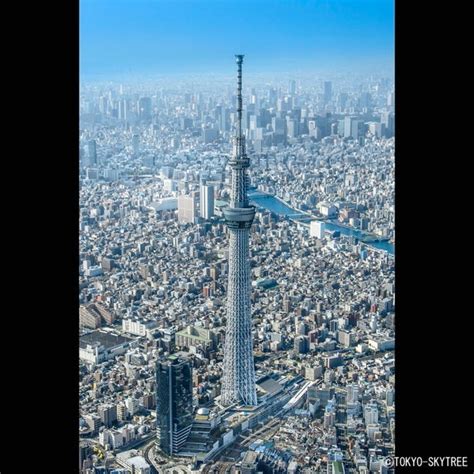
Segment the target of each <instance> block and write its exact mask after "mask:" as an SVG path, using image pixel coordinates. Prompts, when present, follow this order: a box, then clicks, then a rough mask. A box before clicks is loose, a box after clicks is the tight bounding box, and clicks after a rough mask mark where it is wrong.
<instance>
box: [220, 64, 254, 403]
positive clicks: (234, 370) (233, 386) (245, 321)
mask: <svg viewBox="0 0 474 474" xmlns="http://www.w3.org/2000/svg"><path fill="white" fill-rule="evenodd" d="M236 62H237V126H236V134H235V137H234V147H233V154H232V158H231V160H230V161H229V165H230V167H231V170H232V171H231V173H232V176H231V194H230V203H229V206H228V207H227V208H225V209H224V217H225V220H226V225H227V227H228V229H229V280H228V289H227V326H226V337H225V344H224V371H223V380H222V397H221V400H222V403H223V404H224V405H230V404H232V403H242V404H246V405H256V404H257V392H256V387H255V368H254V361H253V342H252V320H251V312H250V262H249V231H250V227H251V225H252V222H253V219H254V216H255V207H254V206H250V205H249V201H248V195H247V186H248V176H247V168H248V167H249V166H250V161H249V159H248V157H247V155H246V152H245V138H244V136H243V134H242V62H243V55H236Z"/></svg>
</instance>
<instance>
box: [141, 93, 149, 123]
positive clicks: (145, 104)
mask: <svg viewBox="0 0 474 474" xmlns="http://www.w3.org/2000/svg"><path fill="white" fill-rule="evenodd" d="M138 118H139V119H140V120H143V121H150V120H151V98H150V97H141V98H140V99H139V100H138Z"/></svg>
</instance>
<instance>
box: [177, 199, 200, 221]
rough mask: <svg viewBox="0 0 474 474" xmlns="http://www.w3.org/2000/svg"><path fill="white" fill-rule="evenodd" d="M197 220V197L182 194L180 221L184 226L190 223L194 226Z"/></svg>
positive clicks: (179, 205) (179, 202) (179, 203)
mask: <svg viewBox="0 0 474 474" xmlns="http://www.w3.org/2000/svg"><path fill="white" fill-rule="evenodd" d="M195 220H196V197H195V194H194V193H193V194H192V195H191V196H186V195H184V194H180V195H179V196H178V221H179V222H180V223H182V224H186V223H188V222H190V223H191V224H194V222H195Z"/></svg>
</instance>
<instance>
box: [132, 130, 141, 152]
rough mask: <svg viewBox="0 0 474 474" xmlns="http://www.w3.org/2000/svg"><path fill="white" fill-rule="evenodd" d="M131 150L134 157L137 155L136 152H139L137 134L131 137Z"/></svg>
mask: <svg viewBox="0 0 474 474" xmlns="http://www.w3.org/2000/svg"><path fill="white" fill-rule="evenodd" d="M132 150H133V154H134V155H135V156H136V155H138V152H139V151H140V136H139V135H137V134H134V135H133V136H132Z"/></svg>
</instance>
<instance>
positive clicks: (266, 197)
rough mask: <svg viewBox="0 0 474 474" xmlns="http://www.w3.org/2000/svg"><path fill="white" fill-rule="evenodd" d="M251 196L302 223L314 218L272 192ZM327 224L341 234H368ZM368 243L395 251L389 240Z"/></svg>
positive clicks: (250, 196) (263, 205)
mask: <svg viewBox="0 0 474 474" xmlns="http://www.w3.org/2000/svg"><path fill="white" fill-rule="evenodd" d="M249 198H250V200H251V201H252V202H253V203H254V204H256V205H257V206H258V207H262V208H264V209H267V210H269V211H271V212H273V213H275V214H278V215H280V216H286V217H290V218H291V219H294V220H297V221H300V222H302V223H308V225H309V221H310V220H312V219H311V217H310V216H308V215H307V214H305V213H304V212H302V211H299V210H297V209H293V208H291V207H290V206H288V204H285V203H283V202H282V201H280V200H279V199H277V198H276V197H275V196H273V195H271V194H264V193H261V192H259V191H250V192H249ZM325 224H326V229H328V230H331V231H339V232H340V233H341V235H347V236H354V237H356V238H358V239H361V240H362V239H363V238H364V237H367V236H368V235H367V234H365V233H364V232H362V231H361V230H358V229H354V228H351V227H346V226H344V225H340V224H338V223H336V222H334V221H330V222H329V221H325ZM369 236H370V235H369ZM366 245H369V246H371V247H374V248H377V249H379V250H383V251H385V252H388V253H390V254H392V255H393V254H394V253H395V245H394V244H391V243H390V242H388V241H382V242H371V243H367V244H366Z"/></svg>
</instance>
